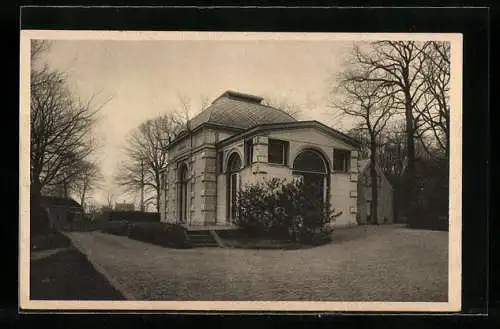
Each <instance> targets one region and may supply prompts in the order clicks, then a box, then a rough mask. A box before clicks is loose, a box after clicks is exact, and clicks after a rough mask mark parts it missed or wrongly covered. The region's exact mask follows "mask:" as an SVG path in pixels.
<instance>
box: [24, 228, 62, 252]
mask: <svg viewBox="0 0 500 329" xmlns="http://www.w3.org/2000/svg"><path fill="white" fill-rule="evenodd" d="M30 244H31V249H33V250H48V249H57V248H67V247H70V246H71V240H70V239H69V238H68V237H67V236H65V235H64V234H62V233H61V232H57V231H54V232H52V233H49V234H46V235H38V236H33V237H32V238H31V239H30Z"/></svg>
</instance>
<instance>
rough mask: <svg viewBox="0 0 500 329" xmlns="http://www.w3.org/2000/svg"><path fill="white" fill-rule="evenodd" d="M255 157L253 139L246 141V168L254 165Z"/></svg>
mask: <svg viewBox="0 0 500 329" xmlns="http://www.w3.org/2000/svg"><path fill="white" fill-rule="evenodd" d="M252 157H253V138H249V139H247V140H245V166H249V165H251V164H252Z"/></svg>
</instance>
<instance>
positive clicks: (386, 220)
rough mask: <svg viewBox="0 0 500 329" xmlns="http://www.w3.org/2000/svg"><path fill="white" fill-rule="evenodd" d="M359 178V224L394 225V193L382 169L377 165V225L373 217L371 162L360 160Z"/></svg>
mask: <svg viewBox="0 0 500 329" xmlns="http://www.w3.org/2000/svg"><path fill="white" fill-rule="evenodd" d="M358 165H359V178H358V198H357V202H358V213H357V221H358V223H359V224H392V223H394V191H393V187H392V185H391V183H390V182H389V180H388V179H387V177H386V176H385V174H384V172H383V171H382V168H380V166H378V165H375V169H376V171H377V188H378V205H377V206H378V207H377V212H378V216H377V223H374V222H373V220H372V218H371V217H372V216H371V211H372V210H371V205H372V200H373V198H372V187H371V175H370V160H359V161H358Z"/></svg>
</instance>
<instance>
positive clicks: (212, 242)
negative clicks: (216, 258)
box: [186, 230, 223, 247]
mask: <svg viewBox="0 0 500 329" xmlns="http://www.w3.org/2000/svg"><path fill="white" fill-rule="evenodd" d="M186 236H187V240H188V242H189V243H190V244H191V245H192V246H193V247H223V245H221V241H220V239H218V237H217V233H215V232H214V231H212V230H187V231H186Z"/></svg>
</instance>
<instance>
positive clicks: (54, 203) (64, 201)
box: [40, 196, 83, 229]
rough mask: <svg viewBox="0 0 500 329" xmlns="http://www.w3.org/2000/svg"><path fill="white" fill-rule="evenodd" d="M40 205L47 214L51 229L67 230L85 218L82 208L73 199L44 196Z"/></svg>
mask: <svg viewBox="0 0 500 329" xmlns="http://www.w3.org/2000/svg"><path fill="white" fill-rule="evenodd" d="M40 205H41V206H42V207H43V209H45V211H46V212H47V215H48V217H49V226H50V227H51V228H56V229H66V228H69V227H71V225H72V223H74V222H75V221H80V220H82V218H83V208H82V206H81V205H80V204H79V203H78V202H76V201H75V200H73V199H71V198H62V197H55V196H42V197H41V198H40Z"/></svg>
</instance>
